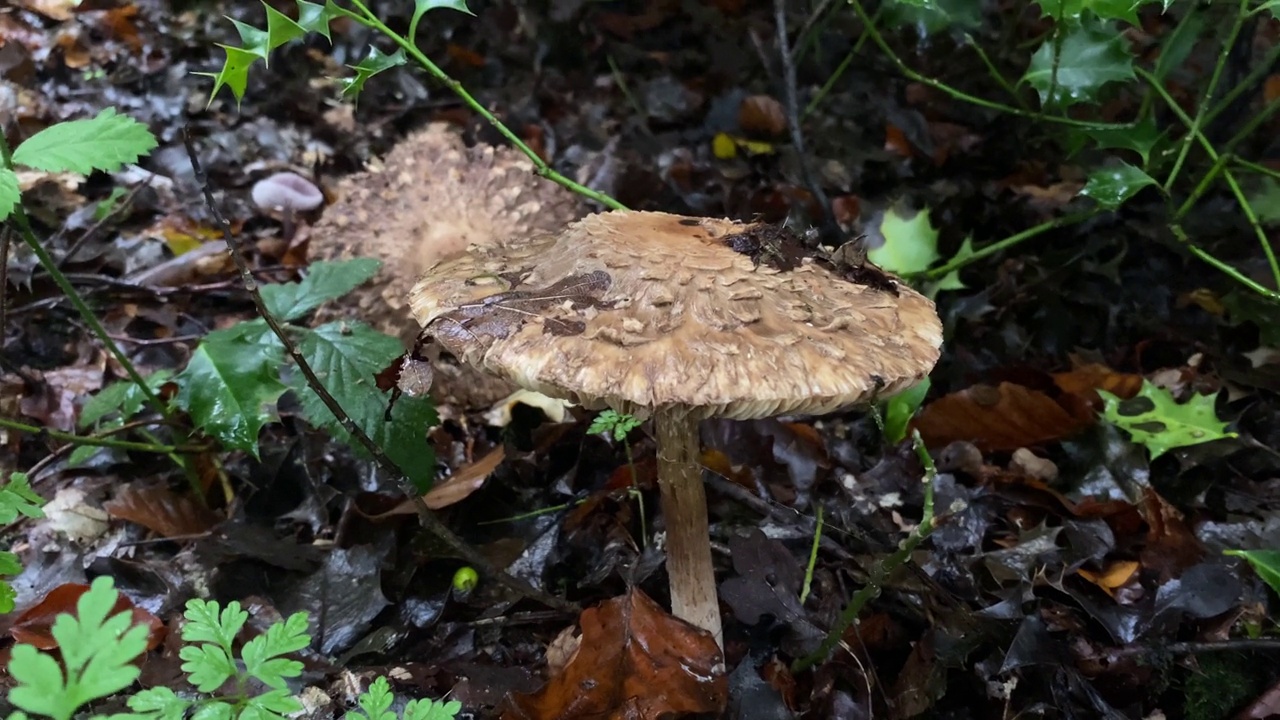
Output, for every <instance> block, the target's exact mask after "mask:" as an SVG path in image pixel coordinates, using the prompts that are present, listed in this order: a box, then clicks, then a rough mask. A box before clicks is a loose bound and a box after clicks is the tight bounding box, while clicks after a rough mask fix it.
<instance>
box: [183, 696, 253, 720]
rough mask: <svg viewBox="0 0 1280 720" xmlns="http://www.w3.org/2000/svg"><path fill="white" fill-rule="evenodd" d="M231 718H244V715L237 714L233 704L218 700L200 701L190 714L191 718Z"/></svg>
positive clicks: (222, 719) (207, 719) (216, 719)
mask: <svg viewBox="0 0 1280 720" xmlns="http://www.w3.org/2000/svg"><path fill="white" fill-rule="evenodd" d="M233 718H234V719H235V720H244V715H237V714H236V707H235V706H234V705H232V704H231V703H228V702H222V701H220V700H215V701H212V702H206V703H202V704H201V705H199V706H197V707H196V711H195V712H194V713H192V715H191V720H233Z"/></svg>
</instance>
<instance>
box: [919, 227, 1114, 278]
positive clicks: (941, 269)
mask: <svg viewBox="0 0 1280 720" xmlns="http://www.w3.org/2000/svg"><path fill="white" fill-rule="evenodd" d="M1099 212H1100V210H1091V211H1089V212H1082V213H1075V214H1073V215H1063V216H1062V217H1059V218H1054V219H1053V220H1049V221H1048V222H1043V223H1040V224H1039V225H1035V226H1033V227H1029V228H1027V229H1026V230H1023V231H1022V232H1020V233H1017V234H1014V235H1010V236H1009V237H1007V238H1005V239H1003V240H1000V241H997V242H993V243H991V244H990V245H984V246H982V247H980V248H978V249H977V250H974V251H973V254H972V255H969V256H967V257H955V258H952V259H951V260H950V261H948V262H947V263H946V264H944V265H940V266H938V267H936V268H931V269H929V270H925V271H924V272H923V273H920V274H919V275H918V277H923V278H925V279H926V280H937V279H939V278H942V277H946V276H947V275H948V274H949V273H951V272H952V271H954V270H959V269H961V268H963V267H965V266H966V265H969V264H971V263H975V262H977V261H979V260H981V259H983V258H985V257H989V256H991V255H995V254H996V253H998V252H1003V251H1005V250H1008V249H1009V248H1011V247H1013V246H1014V245H1017V244H1018V243H1020V242H1022V241H1024V240H1030V239H1031V238H1033V237H1035V236H1037V235H1040V234H1043V233H1046V232H1048V231H1050V230H1054V229H1057V228H1061V227H1066V226H1068V225H1074V224H1076V223H1078V222H1083V221H1085V220H1088V219H1089V218H1091V217H1094V216H1095V215H1097V214H1098V213H1099Z"/></svg>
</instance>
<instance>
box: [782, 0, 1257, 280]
mask: <svg viewBox="0 0 1280 720" xmlns="http://www.w3.org/2000/svg"><path fill="white" fill-rule="evenodd" d="M1034 4H1035V5H1036V6H1038V9H1039V11H1040V14H1041V16H1042V18H1044V19H1045V20H1047V21H1050V22H1051V23H1052V25H1051V31H1050V32H1049V33H1047V34H1046V35H1045V36H1044V38H1043V39H1042V40H1041V41H1040V43H1039V45H1038V47H1036V48H1035V49H1034V50H1033V52H1032V53H1031V55H1030V56H1029V59H1028V60H1026V61H1025V65H1023V66H1022V67H1019V68H1016V69H1017V71H1018V72H1020V77H1018V79H1017V81H1016V82H1014V81H1011V80H1010V79H1009V78H1008V77H1006V76H1005V74H1004V73H1003V72H1002V71H1001V70H1000V68H999V67H997V65H996V63H995V62H993V60H992V58H991V57H990V56H989V55H988V54H987V52H986V51H984V50H983V49H982V47H980V46H979V45H978V43H977V42H976V41H975V39H974V37H973V36H972V35H971V34H970V32H971V31H974V30H976V29H977V28H978V27H979V26H980V25H981V24H982V22H983V16H982V15H981V14H980V13H977V12H974V11H973V7H974V6H973V5H972V3H966V2H957V1H953V0H888V1H887V2H884V3H880V5H879V7H878V8H877V10H876V12H875V14H874V15H872V14H869V13H868V12H867V10H866V8H864V6H863V2H862V0H849V5H850V7H851V8H852V10H853V12H854V14H855V15H856V16H857V17H858V19H859V21H860V22H861V25H862V29H863V31H862V33H861V35H860V36H859V38H858V40H857V42H856V43H855V45H854V48H853V50H851V51H850V53H849V56H848V57H847V58H845V61H844V62H842V63H841V64H840V66H839V67H838V68H837V70H836V72H835V73H834V74H833V75H832V77H831V78H829V79H828V80H827V82H826V83H825V84H824V87H823V91H822V92H820V93H819V94H818V96H817V97H815V98H814V101H813V102H812V103H810V106H809V107H808V108H807V109H806V113H808V112H810V111H812V109H813V107H814V106H815V105H816V104H817V103H818V102H819V100H820V99H821V98H822V97H825V95H826V94H827V90H828V89H829V88H830V87H833V86H834V85H835V83H836V82H837V79H838V77H839V76H840V75H841V74H842V73H843V72H844V71H845V69H846V68H848V67H849V66H850V65H851V64H852V60H853V58H854V56H855V55H856V54H857V53H859V52H860V50H861V47H862V44H863V42H864V41H866V40H870V41H871V43H872V44H873V45H874V46H875V47H876V48H878V49H879V51H880V52H881V53H882V54H883V55H884V56H885V57H886V58H887V59H888V60H889V61H890V62H891V63H892V64H893V66H894V67H895V68H896V69H897V70H898V72H899V73H901V74H902V75H903V76H904V77H906V78H908V79H910V80H912V81H914V82H917V83H920V84H922V85H925V86H927V87H929V88H932V89H934V90H936V91H938V92H941V93H944V94H945V95H947V96H948V97H950V98H952V99H953V100H957V101H959V102H963V103H967V104H970V105H974V106H977V107H981V108H985V109H986V110H989V111H994V112H997V113H1002V114H1006V115H1010V116H1015V117H1020V118H1025V119H1027V120H1030V121H1033V122H1038V123H1042V124H1044V125H1045V126H1046V128H1049V129H1052V130H1053V131H1054V132H1055V133H1056V139H1057V140H1058V141H1059V142H1060V144H1061V146H1062V147H1063V148H1064V149H1065V150H1066V151H1067V152H1068V154H1070V155H1078V154H1079V153H1081V152H1082V151H1085V150H1090V151H1104V150H1110V151H1122V152H1129V153H1132V154H1133V157H1136V158H1138V159H1140V160H1141V162H1140V163H1138V164H1134V163H1132V162H1130V161H1129V159H1126V158H1125V157H1122V156H1120V155H1116V154H1112V153H1095V154H1093V155H1092V156H1086V157H1091V160H1090V166H1088V167H1086V171H1087V179H1086V182H1085V184H1084V186H1083V187H1082V189H1081V190H1080V192H1079V195H1080V196H1081V197H1086V198H1089V199H1091V200H1092V201H1093V208H1092V209H1090V210H1087V211H1084V212H1073V213H1069V214H1065V215H1063V216H1061V217H1058V218H1053V219H1050V220H1048V221H1046V222H1043V223H1040V224H1038V225H1036V226H1034V227H1031V228H1027V229H1025V230H1023V231H1020V232H1017V233H1014V234H1013V235H1010V236H1009V237H1007V238H1004V239H1001V240H997V241H994V242H989V243H981V244H979V245H978V246H977V247H972V246H968V245H966V247H963V248H961V251H960V252H958V253H957V254H956V255H955V256H953V257H952V258H951V259H950V260H947V261H946V262H943V263H942V264H940V265H934V264H933V261H934V259H936V257H935V258H929V263H928V265H927V266H926V267H924V268H921V267H919V263H918V260H919V259H920V258H921V257H926V255H922V254H921V253H928V252H933V247H932V246H930V245H928V243H925V242H922V241H921V239H920V238H919V237H913V236H912V234H911V233H907V234H906V240H903V241H902V242H903V243H905V245H903V246H900V247H894V245H895V241H894V239H893V238H891V237H890V233H889V232H885V233H884V234H885V239H886V243H885V245H884V246H882V247H881V248H879V249H878V252H879V254H880V255H881V256H882V259H883V260H885V261H887V262H889V263H890V264H891V265H894V264H896V265H898V266H900V267H899V269H898V270H897V271H898V272H902V273H904V274H907V275H908V276H910V277H913V278H918V279H923V280H927V281H935V282H940V284H939V285H935V286H933V289H934V290H937V289H950V288H949V287H948V286H949V285H950V286H951V287H955V286H957V285H958V283H959V281H958V278H955V276H954V274H955V273H956V271H958V270H960V269H961V268H963V267H965V266H967V265H969V264H971V263H973V262H976V261H978V260H981V259H983V258H986V257H989V256H991V255H994V254H996V253H999V252H1003V251H1006V250H1008V249H1010V248H1012V247H1014V246H1015V245H1017V244H1019V243H1022V242H1024V241H1026V240H1029V239H1031V238H1034V237H1038V236H1041V235H1044V234H1046V233H1049V232H1051V231H1054V230H1057V229H1059V228H1063V227H1067V226H1070V225H1074V224H1078V223H1081V222H1084V221H1086V220H1089V219H1091V218H1094V217H1098V216H1100V215H1103V214H1105V213H1109V212H1113V211H1116V210H1118V209H1120V208H1122V207H1123V206H1124V205H1125V204H1126V203H1127V202H1128V201H1130V200H1131V199H1132V198H1134V197H1135V196H1137V195H1138V193H1139V192H1141V191H1143V190H1144V189H1147V188H1153V189H1155V191H1157V192H1159V193H1161V194H1162V195H1164V196H1165V197H1166V198H1167V199H1170V200H1172V199H1174V198H1175V197H1178V196H1181V197H1179V201H1180V202H1179V204H1172V203H1171V204H1170V206H1169V207H1170V213H1169V215H1168V217H1167V218H1166V223H1167V225H1168V228H1169V230H1170V233H1171V234H1172V236H1173V238H1174V239H1176V240H1177V241H1178V242H1179V244H1180V247H1181V248H1182V249H1183V250H1185V251H1186V252H1187V253H1188V254H1190V255H1191V256H1193V257H1195V258H1197V259H1198V260H1200V261H1202V262H1204V263H1206V264H1208V265H1210V266H1212V267H1213V268H1215V269H1217V270H1218V271H1220V272H1222V273H1224V274H1225V275H1227V276H1228V277H1230V278H1231V279H1232V280H1233V281H1235V282H1236V283H1238V284H1239V285H1241V286H1242V287H1244V288H1247V289H1248V290H1249V291H1251V292H1253V293H1256V294H1258V295H1260V296H1262V297H1264V298H1266V299H1268V300H1270V301H1272V302H1280V259H1278V258H1277V255H1276V253H1275V251H1274V249H1273V248H1272V247H1271V244H1270V242H1269V241H1268V238H1267V234H1266V232H1265V231H1264V229H1263V227H1262V222H1261V221H1260V218H1259V212H1258V211H1255V209H1254V207H1253V203H1252V202H1251V201H1250V198H1249V195H1248V192H1247V187H1246V184H1245V182H1244V181H1243V180H1242V179H1241V177H1242V176H1241V173H1250V174H1253V175H1258V176H1261V177H1262V179H1275V178H1277V177H1280V174H1278V173H1276V172H1275V171H1274V170H1271V169H1269V168H1266V167H1264V166H1261V165H1259V164H1258V163H1255V162H1251V161H1250V160H1248V159H1247V158H1241V157H1239V156H1237V155H1236V154H1235V153H1234V150H1235V148H1236V146H1237V145H1239V144H1240V143H1241V142H1243V141H1244V140H1245V139H1247V138H1249V137H1251V136H1253V135H1254V134H1255V133H1256V131H1257V130H1258V129H1259V128H1260V127H1262V126H1263V125H1264V124H1265V123H1266V121H1267V120H1268V119H1269V118H1271V117H1272V116H1274V114H1275V113H1276V112H1280V98H1276V99H1272V100H1270V101H1269V102H1268V104H1267V105H1266V106H1265V107H1264V108H1263V109H1262V110H1261V111H1260V112H1258V113H1256V114H1255V115H1253V116H1252V117H1250V118H1249V119H1248V121H1246V122H1244V123H1242V126H1241V127H1240V129H1239V130H1237V131H1235V134H1234V135H1233V136H1232V137H1230V138H1228V139H1226V140H1225V141H1221V142H1219V143H1217V144H1216V145H1215V143H1213V142H1211V141H1210V140H1209V139H1208V138H1207V137H1206V135H1205V128H1207V127H1209V125H1210V124H1211V123H1213V122H1214V120H1215V119H1217V118H1218V117H1219V116H1221V115H1222V113H1224V112H1226V111H1227V109H1228V108H1230V107H1232V106H1233V104H1234V103H1235V102H1236V101H1237V100H1238V99H1239V98H1240V97H1241V94H1242V93H1244V92H1246V91H1248V90H1249V89H1250V88H1254V87H1256V86H1257V84H1258V82H1259V81H1260V80H1261V78H1262V77H1263V76H1265V74H1266V73H1267V72H1268V68H1271V67H1273V66H1274V63H1275V62H1276V61H1277V60H1280V46H1277V47H1274V48H1272V49H1271V50H1270V52H1269V53H1268V55H1267V57H1266V58H1264V59H1260V60H1259V61H1258V62H1257V63H1255V64H1254V65H1253V67H1252V68H1251V70H1250V72H1249V73H1248V75H1247V76H1246V77H1243V78H1239V79H1237V80H1235V81H1234V82H1233V83H1232V85H1231V86H1230V87H1228V88H1223V87H1222V86H1223V85H1225V82H1224V77H1225V76H1226V75H1227V73H1226V72H1225V70H1226V67H1227V63H1228V58H1229V57H1230V55H1231V49H1232V48H1233V47H1234V46H1235V44H1236V41H1237V39H1238V38H1240V37H1241V36H1242V35H1241V33H1242V32H1243V31H1244V28H1245V27H1246V23H1247V22H1248V21H1250V20H1251V19H1252V18H1254V17H1256V16H1258V15H1260V14H1263V13H1267V14H1270V15H1271V16H1272V17H1275V16H1276V14H1277V12H1280V3H1277V2H1275V1H1274V0H1267V1H1266V2H1257V1H1256V0H1237V2H1236V3H1233V4H1229V3H1225V2H1224V3H1181V4H1179V7H1180V9H1181V10H1182V11H1183V15H1182V16H1181V18H1180V19H1179V21H1178V23H1177V25H1176V26H1175V28H1174V30H1173V32H1171V33H1169V34H1168V35H1167V36H1166V37H1165V38H1163V44H1162V46H1161V48H1160V50H1161V52H1160V53H1159V54H1158V59H1156V60H1155V61H1154V63H1152V64H1151V65H1150V66H1149V67H1143V66H1142V65H1140V64H1138V63H1137V62H1136V60H1137V59H1136V58H1135V57H1134V55H1133V53H1132V51H1131V50H1130V44H1129V43H1128V41H1127V40H1126V39H1125V36H1124V30H1123V28H1122V26H1121V23H1127V24H1130V25H1137V24H1138V23H1139V15H1138V13H1139V11H1140V10H1141V9H1142V8H1143V7H1145V6H1155V7H1158V9H1159V11H1160V12H1162V13H1164V12H1168V11H1169V10H1170V9H1171V8H1172V7H1173V6H1174V5H1175V3H1174V0H1121V1H1119V2H1092V1H1086V2H1080V1H1079V0H1034ZM1223 15H1229V17H1227V18H1222V17H1221V16H1223ZM1223 19H1225V20H1226V22H1225V23H1223V22H1222V20H1223ZM1214 23H1218V24H1220V25H1221V26H1222V29H1221V30H1218V31H1217V32H1216V33H1214V31H1213V30H1212V29H1211V28H1212V27H1213V25H1214ZM882 27H891V28H897V27H909V28H917V29H923V30H924V31H925V32H927V33H941V32H944V31H949V32H952V33H953V34H955V35H957V36H960V37H962V38H963V40H964V43H963V45H962V46H963V47H967V48H969V49H971V50H973V51H974V52H975V53H976V55H977V56H978V58H979V59H980V60H981V61H982V63H983V66H984V67H985V68H986V70H987V73H988V74H989V75H990V76H991V78H992V80H994V81H995V83H996V85H997V86H998V87H1000V88H1001V89H1002V90H1003V91H1004V92H1005V93H1007V94H1008V95H1009V96H1010V97H1011V98H1012V103H1008V102H1001V101H996V100H991V99H988V98H985V97H981V96H978V95H974V94H971V93H968V92H965V91H964V90H961V89H959V88H957V87H954V86H952V85H949V84H948V83H946V82H944V81H942V80H939V79H936V78H932V77H928V76H926V75H924V74H922V73H920V72H918V71H916V70H914V69H913V68H911V67H910V66H909V65H908V64H907V63H906V61H904V60H903V59H902V57H901V56H899V55H898V54H897V53H896V52H895V51H894V50H893V48H892V47H891V46H890V45H889V42H888V41H887V40H886V38H885V33H884V32H882V29H881V28H882ZM1206 33H1214V34H1215V35H1216V39H1218V40H1219V46H1218V52H1217V53H1216V61H1215V63H1214V66H1213V68H1212V72H1211V74H1210V77H1209V80H1208V82H1207V84H1206V85H1205V87H1204V88H1203V89H1202V91H1201V96H1200V98H1199V100H1198V103H1197V105H1196V109H1195V112H1194V114H1193V115H1192V114H1188V113H1187V112H1186V111H1184V110H1183V108H1182V106H1181V105H1179V104H1178V102H1176V101H1175V98H1173V97H1172V96H1171V95H1170V93H1169V92H1168V91H1167V90H1166V89H1165V86H1164V83H1165V81H1166V79H1167V78H1168V77H1169V75H1170V73H1171V72H1172V71H1173V70H1174V69H1176V68H1177V67H1179V66H1180V65H1181V64H1182V61H1183V60H1185V59H1186V58H1187V57H1188V55H1189V54H1190V52H1191V50H1192V48H1193V46H1194V44H1195V43H1196V42H1197V40H1198V39H1199V38H1200V37H1201V36H1202V35H1204V34H1206ZM1018 57H1025V56H1024V55H1022V54H1021V53H1019V54H1018ZM1121 87H1127V88H1133V89H1134V90H1137V91H1139V92H1140V93H1142V94H1141V98H1142V99H1141V103H1140V107H1139V108H1138V111H1137V113H1136V115H1135V117H1133V118H1132V119H1131V120H1129V121H1128V122H1110V121H1104V120H1101V119H1092V118H1091V117H1090V116H1089V114H1088V113H1087V112H1082V109H1083V108H1085V107H1089V106H1091V107H1098V106H1100V105H1101V104H1102V102H1103V101H1104V100H1105V99H1106V98H1107V97H1108V93H1110V92H1111V91H1112V90H1113V89H1115V88H1121ZM1027 91H1030V93H1028V92H1027ZM1142 91H1145V92H1142ZM1029 94H1031V95H1032V97H1034V98H1035V100H1038V103H1039V105H1038V107H1035V106H1034V102H1033V101H1032V100H1030V99H1029V97H1028V95H1029ZM1157 103H1163V104H1164V105H1166V106H1167V107H1168V109H1169V112H1171V113H1173V115H1174V116H1175V117H1176V118H1177V119H1178V122H1179V123H1180V124H1181V128H1177V127H1174V128H1171V129H1169V130H1166V131H1164V132H1163V133H1162V132H1161V130H1160V129H1159V128H1158V126H1157V124H1156V118H1155V112H1156V109H1155V107H1154V106H1155V105H1156V104H1157ZM1193 147H1198V148H1200V149H1201V150H1202V151H1203V153H1204V156H1205V158H1206V159H1207V160H1208V162H1209V166H1208V167H1207V168H1206V169H1205V170H1204V172H1203V174H1202V175H1201V177H1200V178H1199V179H1198V180H1197V181H1196V182H1195V183H1194V186H1193V187H1192V189H1191V190H1190V192H1183V191H1181V190H1179V189H1178V188H1177V186H1176V185H1175V184H1176V183H1177V181H1178V180H1179V179H1180V178H1182V177H1183V175H1184V173H1183V170H1184V169H1186V168H1187V167H1189V165H1190V163H1189V162H1188V161H1189V158H1190V157H1191V150H1192V148H1193ZM1157 148H1158V149H1159V151H1158V152H1157V151H1156V150H1157ZM1158 178H1164V179H1163V180H1160V179H1158ZM1218 181H1222V183H1224V184H1225V186H1226V188H1227V190H1228V191H1229V192H1230V194H1231V196H1232V197H1233V198H1234V199H1235V201H1236V204H1237V205H1238V206H1239V208H1240V211H1241V213H1242V215H1243V216H1244V218H1245V221H1246V222H1247V223H1248V225H1249V227H1250V229H1251V230H1252V233H1253V235H1254V236H1255V238H1256V239H1257V242H1258V246H1259V248H1260V250H1261V253H1262V255H1263V257H1264V259H1265V261H1266V264H1267V267H1268V269H1269V272H1270V276H1271V277H1270V282H1271V286H1270V287H1269V286H1267V285H1264V284H1263V283H1261V282H1258V281H1257V280H1255V279H1253V278H1251V277H1248V276H1246V275H1245V274H1244V273H1243V272H1241V271H1240V269H1238V268H1236V267H1234V266H1232V265H1231V264H1230V263H1228V262H1225V261H1223V260H1222V259H1220V258H1218V257H1216V256H1215V255H1213V254H1212V253H1210V252H1209V251H1208V250H1205V249H1204V248H1203V247H1201V246H1200V245H1199V244H1197V242H1196V241H1195V239H1194V238H1192V237H1191V235H1190V234H1189V233H1188V232H1187V230H1186V229H1185V228H1184V221H1185V220H1186V218H1187V216H1188V214H1189V213H1190V212H1191V210H1193V209H1194V208H1195V207H1196V204H1197V202H1198V201H1199V199H1200V198H1201V197H1203V195H1204V194H1205V193H1206V191H1207V190H1208V189H1210V188H1211V187H1213V186H1214V184H1215V183H1217V182H1218ZM915 235H919V233H916V234H915ZM904 254H905V257H907V259H908V260H910V261H909V262H899V261H900V260H902V258H903V257H904ZM872 260H873V261H876V262H879V260H877V258H876V257H872ZM889 269H891V270H892V269H894V268H892V267H891V268H889Z"/></svg>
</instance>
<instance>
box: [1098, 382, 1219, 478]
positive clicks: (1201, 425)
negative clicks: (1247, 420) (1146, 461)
mask: <svg viewBox="0 0 1280 720" xmlns="http://www.w3.org/2000/svg"><path fill="white" fill-rule="evenodd" d="M1097 392H1098V395H1099V396H1100V397H1102V402H1103V409H1102V416H1103V417H1104V418H1106V419H1107V421H1108V422H1110V423H1112V424H1113V425H1115V426H1116V427H1118V428H1120V429H1121V430H1124V431H1125V432H1126V433H1128V434H1129V437H1130V438H1132V440H1133V441H1134V442H1136V443H1139V444H1141V445H1144V446H1146V448H1147V449H1148V450H1149V451H1151V459H1152V460H1155V459H1156V458H1158V457H1160V456H1161V455H1163V454H1165V453H1166V452H1168V451H1170V450H1172V449H1174V448H1180V447H1187V446H1189V445H1198V444H1200V443H1206V442H1210V441H1213V440H1221V439H1223V438H1232V437H1236V433H1234V432H1229V431H1228V430H1227V423H1225V422H1222V421H1219V420H1218V417H1217V415H1216V414H1215V413H1214V407H1213V403H1214V399H1215V396H1214V395H1193V396H1192V397H1191V399H1190V400H1188V401H1187V402H1185V403H1182V404H1178V403H1177V402H1176V401H1175V400H1174V399H1173V396H1172V395H1170V394H1169V391H1168V390H1165V389H1163V388H1160V387H1157V386H1156V385H1153V384H1152V383H1151V381H1149V380H1144V381H1143V383H1142V389H1141V390H1140V391H1138V394H1137V396H1136V397H1135V398H1134V399H1133V400H1128V401H1122V400H1121V399H1120V398H1118V397H1116V396H1115V395H1113V394H1111V393H1109V392H1107V391H1106V390H1098V391H1097ZM1138 399H1141V400H1142V401H1145V403H1146V404H1150V406H1151V407H1150V408H1149V409H1146V410H1143V411H1141V412H1123V411H1124V410H1127V409H1128V408H1129V407H1131V406H1132V405H1133V404H1134V401H1135V400H1138Z"/></svg>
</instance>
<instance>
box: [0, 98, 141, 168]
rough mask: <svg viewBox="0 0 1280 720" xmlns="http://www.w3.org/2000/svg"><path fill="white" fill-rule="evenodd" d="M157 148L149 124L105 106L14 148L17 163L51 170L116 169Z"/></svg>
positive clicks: (39, 133)
mask: <svg viewBox="0 0 1280 720" xmlns="http://www.w3.org/2000/svg"><path fill="white" fill-rule="evenodd" d="M155 147H156V138H155V136H154V135H152V134H151V131H150V130H148V129H147V126H146V125H143V124H142V123H140V122H138V121H137V120H134V119H133V118H131V117H128V116H127V115H117V114H116V111H115V109H114V108H105V109H103V110H102V112H100V113H98V114H97V116H96V117H94V118H92V119H89V120H71V121H69V122H61V123H58V124H57V125H51V126H49V127H47V128H45V129H44V130H41V131H40V132H38V133H36V134H35V135H32V136H31V137H29V138H27V140H26V142H24V143H22V144H21V145H19V146H18V149H17V150H14V151H13V162H14V164H15V165H25V166H27V167H31V168H35V169H37V170H44V171H47V172H68V171H69V172H78V173H82V174H88V173H91V172H93V171H94V170H101V171H103V172H114V171H116V170H119V169H120V167H121V166H123V165H125V164H126V163H132V162H137V161H138V158H140V157H142V156H143V155H146V154H147V153H149V152H151V151H152V150H154V149H155Z"/></svg>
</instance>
